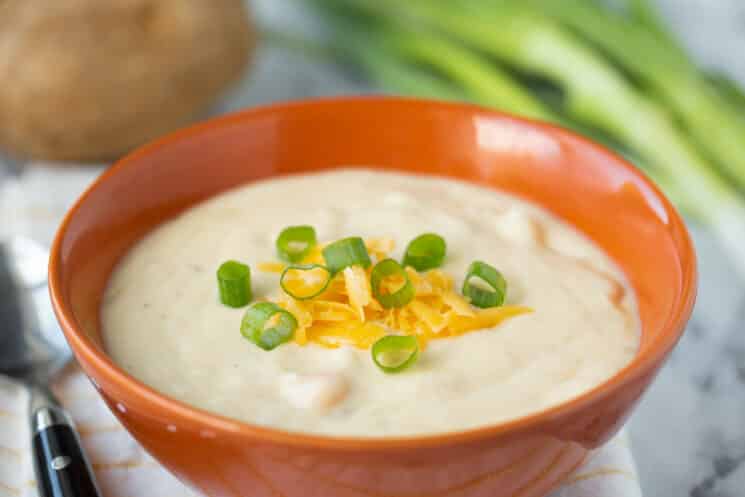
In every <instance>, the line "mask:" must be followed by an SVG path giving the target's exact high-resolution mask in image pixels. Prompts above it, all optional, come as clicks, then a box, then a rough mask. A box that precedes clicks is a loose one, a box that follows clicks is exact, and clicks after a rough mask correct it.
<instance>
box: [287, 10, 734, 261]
mask: <svg viewBox="0 0 745 497" xmlns="http://www.w3.org/2000/svg"><path fill="white" fill-rule="evenodd" d="M303 3H305V4H308V3H309V4H310V5H311V6H312V8H313V9H314V11H315V12H316V13H317V14H318V15H319V16H320V17H321V18H322V19H323V20H324V21H325V22H326V24H327V25H328V28H329V29H328V31H327V32H328V33H329V38H328V39H326V40H315V42H314V41H312V40H303V42H302V44H299V43H295V46H296V47H299V46H302V47H303V48H304V49H305V50H309V47H315V48H316V49H317V50H313V53H321V54H325V55H327V56H330V57H332V58H333V60H335V61H337V62H339V63H341V64H343V65H344V66H345V67H348V68H350V69H351V70H353V71H355V72H356V73H357V74H360V75H362V76H363V77H364V78H365V79H366V80H368V81H370V82H371V83H373V84H375V85H376V86H377V87H379V88H380V89H382V90H384V91H387V92H390V93H395V94H403V95H413V96H422V97H429V98H437V99H444V100H457V101H470V102H474V103H478V104H481V105H484V106H488V107H492V108H495V109H500V110H503V111H507V112H511V113H515V114H518V115H523V116H526V117H530V118H535V119H541V120H545V121H549V122H553V123H556V124H558V125H561V126H564V127H567V128H570V129H573V130H575V131H578V132H579V133H581V134H584V135H586V136H589V137H590V138H592V139H594V140H596V141H598V142H601V143H603V144H605V145H606V146H609V147H611V148H613V149H615V150H617V151H619V152H620V153H621V154H623V155H624V156H626V157H627V158H629V159H631V160H632V161H633V162H634V163H635V164H637V165H638V166H639V167H640V168H642V169H643V170H644V171H645V172H646V173H647V174H648V175H649V176H650V177H651V178H652V179H654V180H655V181H656V182H657V183H658V184H659V185H660V186H661V187H662V188H663V189H664V190H665V191H666V193H667V194H668V195H669V196H670V197H671V198H672V199H673V201H674V202H676V203H677V205H678V206H679V207H680V208H681V209H683V210H684V211H685V212H686V213H687V215H688V216H690V217H691V218H692V219H696V220H698V221H700V222H702V223H704V224H705V225H707V226H708V227H709V228H710V229H711V231H712V232H713V233H714V234H715V235H717V237H718V238H719V240H720V241H721V242H722V246H723V248H725V249H727V250H728V252H729V253H730V254H731V255H733V260H734V261H736V262H737V263H738V264H739V265H740V267H739V268H740V269H741V270H742V271H743V274H745V257H742V255H743V247H745V201H743V197H742V192H743V191H745V95H743V92H742V91H741V90H740V89H739V88H738V87H737V85H735V84H733V83H732V82H731V81H729V80H728V79H727V78H726V77H724V76H723V75H721V74H710V73H707V72H705V71H703V70H701V69H700V68H699V67H697V66H696V65H695V64H694V63H693V62H692V61H691V60H690V59H689V57H688V56H687V55H686V53H685V52H684V50H683V49H682V48H681V47H680V46H679V44H678V43H677V41H676V40H675V38H674V37H673V36H672V34H671V33H670V32H668V30H667V29H666V27H665V26H664V24H663V23H662V22H661V21H660V19H659V18H658V16H657V13H656V12H655V10H654V8H653V7H652V5H651V4H650V0H623V1H620V2H618V1H617V2H615V5H614V6H610V4H609V3H606V2H604V1H601V0H309V1H307V2H303ZM619 3H620V4H621V5H620V6H619V5H618V4H619ZM276 39H283V40H284V41H288V40H290V39H291V36H287V35H279V36H278V37H277V38H276ZM313 43H315V44H313Z"/></svg>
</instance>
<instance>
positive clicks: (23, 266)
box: [0, 237, 101, 497]
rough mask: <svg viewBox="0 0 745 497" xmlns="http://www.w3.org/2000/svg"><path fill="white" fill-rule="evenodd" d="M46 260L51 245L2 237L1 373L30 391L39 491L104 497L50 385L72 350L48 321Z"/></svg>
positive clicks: (48, 495) (60, 496) (51, 495)
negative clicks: (101, 496)
mask: <svg viewBox="0 0 745 497" xmlns="http://www.w3.org/2000/svg"><path fill="white" fill-rule="evenodd" d="M47 260H48V253H47V251H46V250H44V248H43V247H41V246H39V245H38V244H37V243H36V242H34V241H32V240H29V239H27V238H21V237H15V238H11V239H10V240H7V241H4V242H0V373H2V374H5V375H7V376H9V377H11V378H14V379H16V380H18V381H20V382H22V383H23V384H24V385H26V387H27V388H28V391H29V394H30V396H29V397H30V401H29V402H30V404H29V406H30V413H31V434H32V443H31V449H32V451H33V462H34V469H35V471H36V478H37V480H38V484H39V485H38V486H39V494H40V495H41V496H42V497H99V496H100V495H101V493H100V492H99V490H98V487H97V485H96V482H95V479H94V478H93V471H92V470H91V466H90V464H89V463H88V461H87V459H86V458H85V455H84V453H83V451H82V447H81V445H80V439H79V437H78V436H77V433H76V432H75V427H74V424H73V422H72V419H71V418H70V415H69V414H68V413H67V412H66V411H65V410H64V409H63V408H62V407H61V406H60V404H59V402H58V401H57V400H56V399H55V398H54V395H53V394H52V393H51V391H50V389H49V386H48V385H49V381H50V380H51V379H52V378H53V377H54V375H55V374H56V373H57V372H59V371H60V369H61V368H62V367H63V366H64V365H65V364H67V363H68V361H70V360H71V358H72V354H71V352H70V349H69V348H68V347H67V346H66V345H65V343H64V341H63V340H61V332H60V331H59V329H58V328H56V327H55V326H49V324H50V323H52V322H53V316H52V312H51V306H50V305H49V297H48V295H47V285H46V268H47ZM50 330H56V333H54V334H52V333H50ZM45 331H46V334H45Z"/></svg>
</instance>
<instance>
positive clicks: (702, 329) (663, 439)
mask: <svg viewBox="0 0 745 497" xmlns="http://www.w3.org/2000/svg"><path fill="white" fill-rule="evenodd" d="M255 3H256V5H255V7H256V11H257V14H258V17H259V18H260V19H261V20H262V22H264V23H268V24H272V25H274V26H278V27H283V26H294V27H297V26H300V27H302V28H303V29H315V27H314V26H313V24H312V22H308V19H307V18H306V17H305V16H304V15H303V14H302V13H298V12H297V10H295V9H294V7H292V6H288V3H292V2H287V1H284V0H282V1H280V0H261V1H258V0H257V1H256V2H255ZM297 3H299V2H297ZM660 5H661V7H662V8H663V10H664V11H665V13H666V16H667V17H668V19H669V20H670V22H671V24H672V25H673V26H674V28H675V30H676V31H677V32H679V33H680V34H681V36H682V37H683V39H684V40H685V43H686V45H687V46H688V47H689V48H690V49H691V51H692V52H693V53H694V54H695V55H696V56H697V57H698V58H699V60H701V62H702V63H703V64H706V65H710V66H715V67H720V68H722V70H724V71H726V72H729V73H730V74H732V75H733V76H735V77H737V78H739V79H740V81H742V82H744V83H745V57H743V55H742V54H743V52H745V2H743V0H660ZM367 90H368V89H366V88H364V87H362V86H360V85H359V84H357V83H355V82H352V81H349V80H348V79H346V78H345V77H344V76H343V75H341V74H339V73H338V72H337V71H336V70H335V68H333V67H330V66H326V65H323V64H319V63H318V62H316V61H310V60H304V59H302V58H300V57H297V56H291V55H288V54H286V53H284V52H281V51H277V50H273V49H269V48H263V49H262V50H261V51H260V53H259V56H258V59H257V63H256V66H255V68H254V71H253V72H252V74H251V75H250V76H249V77H247V78H246V80H245V81H244V82H243V84H241V85H240V86H239V87H238V88H237V89H236V90H235V91H233V92H232V93H231V94H230V95H228V96H227V97H226V98H225V99H224V100H223V101H222V102H221V103H220V104H219V105H218V107H217V109H216V112H223V111H228V110H231V109H235V108H239V107H244V106H248V105H256V104H259V103H266V102H270V101H276V100H285V99H290V98H303V97H309V96H318V95H330V94H340V93H359V92H362V91H367ZM743 139H745V137H743ZM2 164H3V161H2V160H1V159H0V181H2V176H3V174H8V171H9V170H10V169H11V167H10V165H9V164H8V163H7V161H6V162H5V165H4V166H2ZM0 221H2V222H6V223H7V222H12V220H8V219H6V220H0ZM744 221H745V220H744ZM692 230H693V233H694V237H695V240H696V245H697V248H698V251H699V261H700V269H701V286H700V294H699V295H700V296H699V301H698V304H697V306H696V310H695V313H694V318H693V321H692V322H691V324H690V326H689V328H688V330H687V332H686V334H685V336H684V338H683V339H682V341H681V343H680V344H679V346H678V348H677V349H676V350H675V352H674V354H673V355H672V358H671V360H670V361H669V363H668V364H667V365H666V366H665V368H664V369H663V370H662V372H661V373H660V375H659V377H658V379H657V381H656V382H655V384H654V385H653V387H652V389H651V390H650V392H649V393H648V394H647V395H646V396H645V398H644V399H643V401H642V403H641V405H640V406H639V408H638V410H637V411H636V413H635V414H634V416H633V418H632V420H631V436H632V441H633V447H634V454H635V457H636V460H637V464H638V467H639V471H640V474H641V480H642V486H643V489H644V491H645V495H647V496H649V497H683V496H690V497H743V496H745V282H743V281H742V280H741V279H740V278H738V277H737V276H736V275H735V271H734V269H733V267H732V266H731V265H730V263H729V262H728V261H727V259H726V258H725V257H724V256H723V254H722V252H721V251H720V249H719V248H718V247H717V245H716V243H715V241H714V240H713V239H712V238H711V237H709V236H708V235H707V233H706V231H705V230H704V229H703V228H701V227H698V226H692ZM743 256H745V247H743Z"/></svg>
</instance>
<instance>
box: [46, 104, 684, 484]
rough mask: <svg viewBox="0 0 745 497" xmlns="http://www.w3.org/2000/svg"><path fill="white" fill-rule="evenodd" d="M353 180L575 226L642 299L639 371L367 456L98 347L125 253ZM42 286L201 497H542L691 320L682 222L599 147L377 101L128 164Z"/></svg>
mask: <svg viewBox="0 0 745 497" xmlns="http://www.w3.org/2000/svg"><path fill="white" fill-rule="evenodd" d="M347 165H363V166H375V167H378V168H380V169H387V170H400V171H407V172H414V173H428V174H436V175H442V176H447V177H452V178H458V179H461V180H466V181H470V182H473V183H477V184H480V185H485V186H487V187H492V188H499V189H502V190H506V191H508V192H512V193H514V194H516V195H519V196H521V197H523V198H525V199H527V200H530V201H534V202H536V203H538V204H541V205H542V206H544V207H545V208H547V209H549V210H550V211H552V212H553V213H554V214H556V215H557V216H559V217H561V218H563V219H565V220H567V221H568V222H570V223H571V224H573V225H574V226H576V227H577V228H578V229H579V230H581V231H582V232H584V233H585V234H586V235H587V236H588V237H589V238H591V239H592V240H594V241H595V242H596V243H597V244H598V245H599V246H600V247H602V248H603V249H604V250H605V251H606V252H607V253H608V254H609V255H610V257H611V258H612V259H614V260H615V262H616V263H617V264H618V265H619V266H620V267H621V268H622V269H623V271H624V272H625V273H626V275H627V276H628V278H629V281H630V282H631V285H632V286H633V289H634V290H635V292H636V295H637V298H638V304H639V312H640V318H641V322H642V328H643V331H642V341H641V347H640V350H639V352H638V354H637V355H636V357H635V359H634V360H633V362H632V363H631V364H629V365H628V366H627V367H626V368H624V369H623V370H622V371H620V372H619V373H618V374H616V375H615V376H613V377H612V378H610V379H609V380H608V381H606V382H605V383H603V384H601V385H599V386H597V387H596V388H594V389H592V390H591V391H588V392H586V393H585V394H583V395H581V396H579V397H577V398H574V399H572V400H571V401H568V402H566V403H563V404H561V405H558V406H556V407H553V408H551V409H548V410H544V411H541V412H537V413H535V414H532V415H529V416H526V417H523V418H519V419H516V420H514V421H510V422H507V423H501V424H498V425H492V426H485V427H483V428H478V429H473V430H468V431H463V432H456V433H447V434H434V435H427V436H417V437H408V438H406V437H398V438H377V439H366V438H348V437H343V438H337V437H325V436H316V435H306V434H300V433H289V432H285V431H281V430H275V429H270V428H264V427H259V426H253V425H250V424H245V423H241V422H238V421H234V420H232V419H227V418H224V417H220V416H217V415H215V414H211V413H209V412H205V411H202V410H199V409H196V408H194V407H191V406H188V405H185V404H183V403H181V402H178V401H176V400H174V399H171V398H168V397H167V396H165V395H162V394H160V393H158V392H156V391H154V390H153V389H151V388H149V387H148V386H146V385H144V384H142V383H140V382H139V381H138V380H136V379H134V378H133V377H131V376H129V375H128V374H127V373H125V372H124V371H123V370H122V369H121V368H120V367H119V366H117V365H116V364H114V363H113V362H112V361H111V359H110V358H109V357H108V356H107V354H106V351H105V350H104V349H103V347H102V346H101V337H100V317H99V307H100V303H101V296H102V293H103V291H104V287H105V285H106V282H107V279H108V277H109V274H110V273H111V271H112V268H113V267H114V265H115V264H116V263H117V261H118V260H119V259H120V258H121V257H122V255H123V254H124V253H125V252H126V251H127V249H128V248H129V247H131V246H132V244H134V243H135V242H137V241H138V240H139V239H140V238H142V236H143V235H145V234H146V233H147V232H148V231H150V230H152V229H153V228H155V227H156V226H157V225H158V224H159V223H162V222H163V221H165V220H167V219H169V218H171V217H173V216H175V215H176V214H178V213H179V212H181V211H183V210H184V209H186V208H188V207H190V206H192V205H194V204H195V203H197V202H199V201H201V200H204V199H206V198H207V197H210V196H212V195H215V194H216V193H219V192H221V191H223V190H226V189H229V188H231V187H234V186H236V185H238V184H241V183H245V182H248V181H254V180H257V179H262V178H267V177H270V176H276V175H283V174H293V173H304V172H310V171H317V170H321V169H331V168H336V167H340V166H347ZM49 281H50V289H51V294H52V301H53V304H54V309H55V312H56V313H57V317H58V319H59V321H60V324H61V325H62V329H63V330H64V333H65V336H66V337H67V340H68V342H69V343H70V346H71V347H72V349H73V351H74V353H75V356H76V358H77V360H78V362H79V363H80V365H81V366H82V368H83V370H84V371H85V372H86V374H87V375H88V376H89V377H90V379H91V381H92V382H93V383H94V385H95V386H96V388H97V389H98V391H99V393H100V394H101V396H102V397H103V398H104V400H105V401H106V403H107V404H108V405H109V407H110V408H111V410H112V412H113V413H114V414H115V415H116V416H117V417H118V418H119V420H120V421H121V422H122V423H123V424H124V426H125V427H126V428H127V429H128V430H129V432H130V433H131V434H132V435H133V436H134V437H135V438H136V439H137V440H138V441H139V442H140V443H141V444H142V445H143V446H144V447H145V448H146V449H147V450H148V451H149V452H150V453H151V454H152V455H153V456H154V457H155V458H156V459H158V460H159V461H160V462H161V463H162V464H163V465H164V466H165V467H166V468H168V469H169V470H170V471H172V472H173V473H174V474H175V475H176V476H178V477H179V478H180V479H182V480H183V481H184V482H186V483H188V484H190V485H191V486H193V487H196V488H198V489H199V490H200V491H201V492H203V493H204V494H206V495H210V496H212V497H223V496H224V497H228V496H245V495H251V496H254V497H263V496H267V497H268V496H274V497H278V496H284V497H301V496H302V497H313V496H317V497H334V496H338V497H341V496H344V497H353V496H354V497H362V496H366V497H370V496H388V497H391V496H397V497H404V496H411V497H414V496H435V495H436V496H455V495H458V496H485V497H486V496H489V497H495V496H512V495H519V496H521V497H538V496H542V495H545V494H546V493H547V492H549V491H550V490H551V489H552V488H554V487H555V486H556V485H558V484H559V483H560V482H561V481H562V479H563V478H565V477H566V475H568V474H569V473H570V472H571V471H572V470H573V469H574V468H575V467H577V466H578V465H579V464H581V462H582V461H583V459H584V457H585V456H586V454H587V451H588V450H589V449H592V448H594V447H597V446H598V445H600V444H602V443H603V442H605V441H606V440H608V438H610V437H611V436H612V435H613V434H614V433H615V432H616V431H617V430H618V429H619V427H620V426H621V425H622V424H623V423H624V421H625V420H626V418H627V417H628V415H629V414H630V412H631V411H632V409H633V407H634V406H635V405H636V403H637V401H638V400H639V397H640V396H641V395H642V393H644V391H645V390H646V389H647V387H648V386H649V384H650V382H651V381H652V379H653V378H654V377H655V375H656V373H657V371H658V369H659V368H660V366H661V365H662V364H663V362H664V361H665V359H666V357H667V356H668V354H669V353H670V351H671V349H672V348H673V346H674V345H675V343H676V342H677V340H678V339H679V338H680V336H681V334H682V332H683V329H684V326H685V324H686V321H687V320H688V318H689V316H690V313H691V310H692V308H693V303H694V300H695V293H696V261H695V254H694V249H693V246H692V243H691V239H690V237H689V235H688V233H687V231H686V229H685V226H684V224H683V221H682V220H681V218H680V216H679V215H678V213H677V212H676V211H675V209H674V208H673V207H672V206H671V205H670V203H669V202H668V201H667V200H666V199H665V197H664V196H663V195H662V194H661V193H660V191H659V190H658V189H657V188H656V187H655V186H654V185H653V184H652V183H650V182H649V180H647V178H645V177H644V176H643V175H642V174H641V173H640V172H639V171H638V170H637V169H635V168H634V167H633V166H631V165H630V164H628V163H627V162H625V161H624V160H623V159H621V158H619V157H618V156H617V155H614V154H613V153H611V152H608V151H607V150H605V149H604V148H602V147H600V146H598V145H595V144H594V143H592V142H590V141H588V140H586V139H584V138H581V137H579V136H577V135H575V134H572V133H570V132H568V131H566V130H563V129H560V128H556V127H553V126H550V125H547V124H542V123H537V122H532V121H528V120H525V119H520V118H516V117H513V116H509V115H505V114H500V113H497V112H493V111H489V110H485V109H483V108H479V107H475V106H471V105H461V104H448V103H438V102H431V101H424V100H410V99H397V98H383V97H370V98H340V99H328V100H316V101H305V102H296V103H287V104H281V105H273V106H268V107H262V108H257V109H251V110H247V111H244V112H240V113H237V114H233V115H229V116H226V117H221V118H218V119H214V120H211V121H208V122H206V123H204V124H201V125H198V126H195V127H192V128H189V129H186V130H183V131H180V132H177V133H174V134H172V135H170V136H167V137H166V138H163V139H161V140H159V141H157V142H155V143H152V144H150V145H147V146H145V147H143V148H141V149H140V150H137V151H136V152H134V153H132V154H131V155H129V156H127V157H125V158H124V159H122V160H121V161H119V162H118V163H117V164H115V165H114V166H112V167H111V168H110V169H109V170H108V171H107V172H106V173H105V174H103V175H102V176H101V177H100V178H99V179H98V181H96V182H95V183H94V184H93V186H91V187H90V188H89V189H88V191H87V192H86V193H85V194H84V195H83V196H82V197H81V198H80V199H79V200H78V202H77V203H76V204H75V206H74V207H73V208H72V209H71V210H70V212H69V213H68V214H67V217H66V218H65V220H64V222H63V223H62V226H61V228H60V230H59V233H58V234H57V238H56V240H55V242H54V246H53V249H52V256H51V262H50V268H49ZM442 408H443V409H447V406H446V405H444V406H443V407H442Z"/></svg>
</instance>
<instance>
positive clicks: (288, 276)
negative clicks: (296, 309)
mask: <svg viewBox="0 0 745 497" xmlns="http://www.w3.org/2000/svg"><path fill="white" fill-rule="evenodd" d="M319 273H322V274H319ZM317 275H318V276H320V277H317ZM332 278H333V274H332V273H331V271H329V269H328V268H327V267H326V266H322V265H320V264H294V265H291V266H287V267H286V268H285V270H284V271H282V275H281V276H280V277H279V286H281V287H282V290H284V292H285V293H286V294H287V295H289V296H290V297H292V298H294V299H296V300H308V299H312V298H313V297H316V296H318V295H320V294H322V293H323V292H324V291H325V290H326V288H327V287H328V286H329V283H330V282H331V279H332ZM308 280H311V281H308ZM293 282H297V283H299V284H298V285H293Z"/></svg>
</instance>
